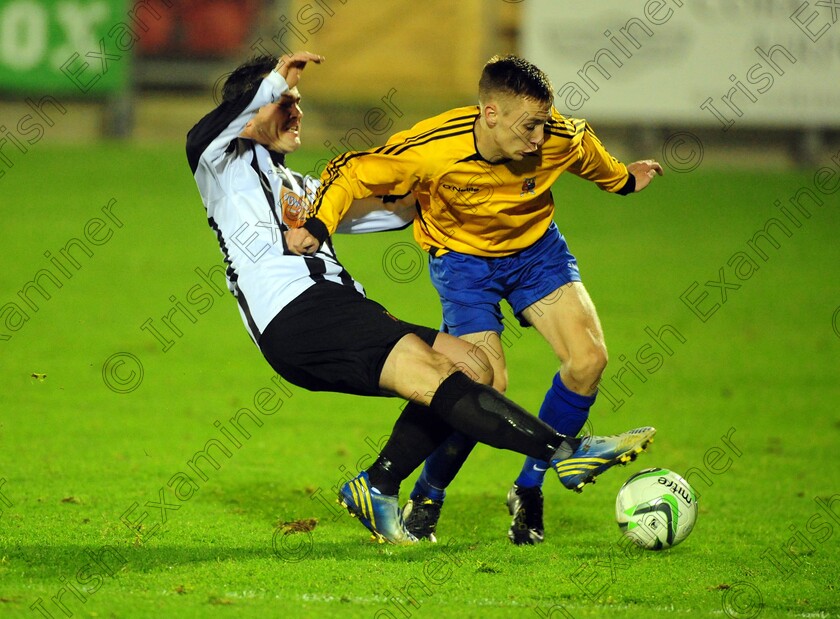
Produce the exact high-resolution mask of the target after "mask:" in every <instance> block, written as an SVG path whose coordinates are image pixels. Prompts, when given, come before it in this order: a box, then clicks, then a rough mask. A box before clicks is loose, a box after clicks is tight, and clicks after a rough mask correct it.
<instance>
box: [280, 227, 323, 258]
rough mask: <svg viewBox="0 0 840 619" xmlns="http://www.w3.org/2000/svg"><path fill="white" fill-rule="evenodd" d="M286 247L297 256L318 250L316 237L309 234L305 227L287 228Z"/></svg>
mask: <svg viewBox="0 0 840 619" xmlns="http://www.w3.org/2000/svg"><path fill="white" fill-rule="evenodd" d="M285 234H286V247H288V248H289V251H290V252H292V253H293V254H297V255H298V256H303V255H310V254H314V253H315V252H316V251H318V245H319V243H318V239H316V238H315V237H314V236H312V235H311V234H309V231H308V230H307V229H306V228H292V229H291V230H287V231H286V232H285Z"/></svg>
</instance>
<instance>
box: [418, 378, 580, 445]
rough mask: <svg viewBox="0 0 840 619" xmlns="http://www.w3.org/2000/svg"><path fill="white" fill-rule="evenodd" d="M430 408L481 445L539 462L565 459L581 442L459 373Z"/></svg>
mask: <svg viewBox="0 0 840 619" xmlns="http://www.w3.org/2000/svg"><path fill="white" fill-rule="evenodd" d="M430 408H431V410H432V412H433V413H435V414H436V415H437V416H438V417H440V418H441V419H443V420H444V421H446V422H447V423H448V424H449V425H450V426H452V427H453V428H455V429H456V430H458V431H460V432H463V433H464V434H466V435H468V436H471V437H472V438H474V439H476V440H477V441H479V442H481V443H485V444H487V445H490V446H491V447H496V448H498V449H509V450H511V451H516V452H519V453H521V454H525V455H526V456H531V457H533V458H538V459H540V460H554V459H564V458H567V457H568V456H570V455H571V454H572V453H573V452H574V450H575V449H576V448H577V446H578V444H579V443H580V441H579V439H575V438H570V437H566V436H564V435H562V434H560V433H559V432H556V431H555V430H553V429H552V428H551V427H550V426H548V425H547V424H546V423H544V422H542V421H540V420H539V419H537V418H536V417H535V416H534V415H532V414H530V413H529V412H528V411H526V410H525V409H523V408H522V407H520V406H519V405H517V404H516V403H514V402H512V401H511V400H508V399H507V398H506V397H504V396H503V395H501V394H500V393H499V392H498V391H496V390H495V389H493V388H492V387H488V386H486V385H479V384H478V383H476V382H474V381H472V380H470V379H469V378H467V376H466V375H465V374H463V373H461V372H455V373H453V374H452V375H451V376H449V377H448V378H447V379H446V380H445V381H443V382H442V383H441V385H440V387H439V388H438V390H437V391H436V392H435V395H434V397H433V398H432V403H431V406H430Z"/></svg>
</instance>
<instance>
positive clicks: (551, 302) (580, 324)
mask: <svg viewBox="0 0 840 619" xmlns="http://www.w3.org/2000/svg"><path fill="white" fill-rule="evenodd" d="M522 316H523V318H525V319H526V320H527V321H528V322H529V323H531V324H532V325H533V326H534V328H535V329H536V330H537V331H538V332H539V333H540V335H542V336H543V337H544V338H545V339H546V341H547V342H548V343H549V345H550V346H551V348H552V349H553V350H554V353H555V354H556V355H557V357H558V358H559V359H560V360H561V361H562V362H563V363H568V362H569V361H570V359H572V358H573V356H574V355H576V354H593V353H595V354H603V355H604V356H606V344H605V342H604V331H603V329H602V328H601V321H600V320H599V318H598V312H597V311H596V310H595V304H594V303H593V302H592V299H591V297H590V296H589V293H588V292H587V290H586V287H585V286H584V285H583V283H582V282H569V283H568V284H565V285H563V286H560V287H559V288H557V289H556V290H554V291H553V292H551V293H550V294H548V295H546V296H544V297H543V298H542V299H540V300H539V301H537V302H536V303H533V304H531V305H529V306H528V307H527V308H525V310H523V312H522Z"/></svg>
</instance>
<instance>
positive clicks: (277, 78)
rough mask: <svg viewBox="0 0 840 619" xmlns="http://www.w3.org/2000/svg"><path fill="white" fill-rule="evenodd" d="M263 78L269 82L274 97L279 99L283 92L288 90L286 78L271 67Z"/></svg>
mask: <svg viewBox="0 0 840 619" xmlns="http://www.w3.org/2000/svg"><path fill="white" fill-rule="evenodd" d="M265 79H266V81H267V82H268V83H270V84H271V87H272V92H273V94H274V95H275V97H276V99H279V98H280V97H281V96H282V95H283V93H284V92H287V91H288V90H290V89H289V85H288V84H287V83H286V78H285V77H283V76H282V75H280V74H279V73H278V72H277V71H275V70H273V69H272V70H271V71H269V73H268V75H266V76H265ZM276 99H275V100H276Z"/></svg>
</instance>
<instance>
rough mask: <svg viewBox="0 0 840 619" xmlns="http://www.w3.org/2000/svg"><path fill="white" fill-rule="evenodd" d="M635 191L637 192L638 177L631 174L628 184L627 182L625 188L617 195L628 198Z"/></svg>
mask: <svg viewBox="0 0 840 619" xmlns="http://www.w3.org/2000/svg"><path fill="white" fill-rule="evenodd" d="M634 191H636V177H635V176H633V175H632V174H629V175H628V177H627V182H625V183H624V186H623V187H622V188H621V189H619V190H618V191H616V193H617V194H618V195H620V196H626V195H627V194H628V193H633V192H634Z"/></svg>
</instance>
